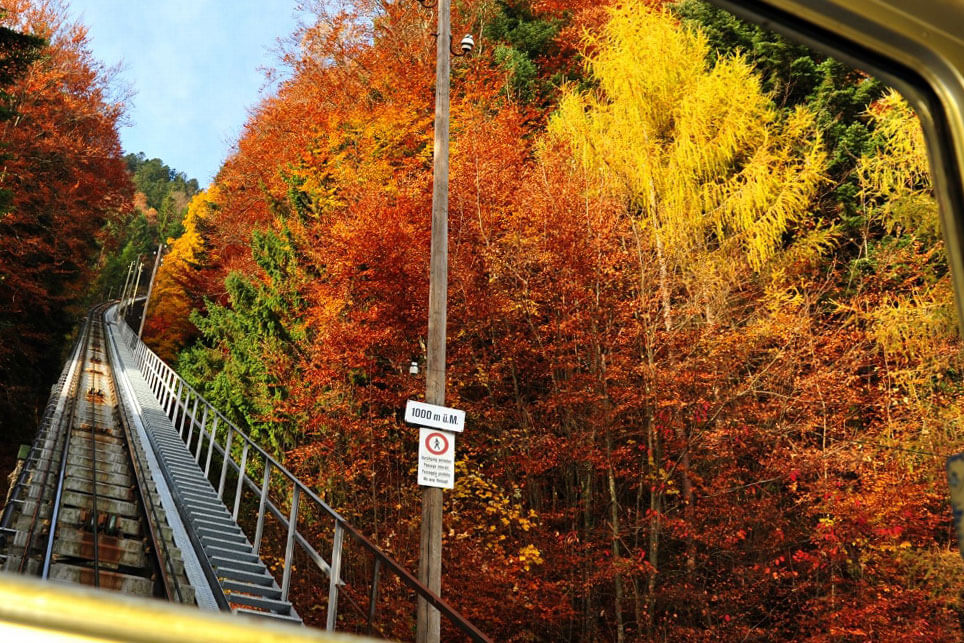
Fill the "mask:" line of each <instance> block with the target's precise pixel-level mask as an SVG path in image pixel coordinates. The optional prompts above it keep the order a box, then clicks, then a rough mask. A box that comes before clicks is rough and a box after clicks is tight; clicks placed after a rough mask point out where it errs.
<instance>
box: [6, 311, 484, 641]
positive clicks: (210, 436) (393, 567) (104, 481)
mask: <svg viewBox="0 0 964 643" xmlns="http://www.w3.org/2000/svg"><path fill="white" fill-rule="evenodd" d="M112 306H113V307H112ZM108 309H109V310H108ZM79 335H80V337H79V339H78V340H77V342H76V344H75V347H74V350H73V352H72V354H71V356H70V357H69V359H68V360H67V364H66V366H65V367H64V369H63V371H62V373H61V377H60V381H59V382H58V383H57V384H56V385H55V386H54V388H53V390H52V392H51V396H50V398H49V401H48V404H47V408H46V410H45V412H44V417H43V420H42V421H41V425H40V429H39V431H38V434H37V437H36V439H35V441H34V444H33V446H32V448H31V449H30V453H29V455H28V456H27V458H26V460H25V461H24V463H23V468H22V470H21V472H20V473H19V477H18V478H17V482H16V483H15V484H14V485H13V487H12V489H11V492H10V494H9V496H8V500H7V502H6V504H5V505H4V507H3V511H2V513H0V568H2V570H4V571H9V572H14V573H16V572H19V573H21V574H26V575H32V576H39V577H42V578H43V579H49V580H53V581H58V582H63V583H73V584H81V585H87V586H90V587H96V588H102V589H109V590H115V591H118V592H121V593H124V594H128V595H135V596H143V597H156V598H162V599H167V600H169V601H173V602H180V603H186V604H190V605H196V606H197V607H199V608H201V609H202V610H206V611H214V610H221V611H229V612H234V613H236V614H239V615H244V616H245V617H247V618H249V619H253V620H255V621H260V622H264V621H265V620H270V621H274V622H279V621H280V622H282V623H287V624H301V623H302V622H303V621H302V618H301V616H300V615H299V613H298V611H297V610H296V609H295V605H294V604H293V600H292V599H293V597H292V596H290V594H289V592H291V591H292V587H293V585H294V582H293V580H292V579H293V577H294V572H295V571H296V565H295V563H296V558H295V555H296V552H298V553H299V555H300V556H302V561H304V560H308V561H309V562H310V563H313V565H314V567H315V568H316V569H317V570H318V571H320V572H321V573H322V574H324V576H325V577H327V584H328V591H327V597H326V596H324V593H323V591H322V592H318V585H315V584H314V583H315V582H316V581H312V580H311V576H310V575H309V574H310V568H309V574H304V576H301V577H300V578H301V579H303V580H301V581H299V582H304V583H305V586H306V587H310V591H311V593H310V594H304V598H305V600H306V602H305V603H304V607H305V608H306V609H307V610H308V611H309V613H312V612H317V611H318V608H319V606H322V607H323V608H324V616H325V621H324V626H325V628H326V629H327V630H334V629H336V627H337V626H338V625H339V614H338V598H339V595H342V593H343V598H344V599H345V601H344V602H345V603H347V604H350V605H351V606H352V607H354V608H355V612H356V613H355V614H354V615H352V616H351V618H352V619H353V621H351V622H349V625H350V626H355V627H362V628H363V629H364V630H367V631H368V632H369V633H374V632H382V630H381V627H380V626H379V625H378V623H377V618H378V611H379V603H383V604H385V605H389V606H390V605H391V601H392V600H393V599H394V592H393V591H392V590H389V589H387V587H391V585H388V583H395V584H396V585H397V587H402V586H404V587H406V588H407V590H410V591H412V592H414V594H415V595H417V596H419V597H422V598H423V599H425V600H426V601H427V602H428V603H429V604H430V605H432V606H434V607H435V608H436V609H438V610H439V611H440V612H441V614H442V615H443V616H444V617H445V618H446V619H448V623H450V624H451V625H452V626H453V627H454V628H455V629H456V630H458V631H460V632H461V633H462V635H464V636H465V637H466V638H468V639H471V640H475V641H487V640H489V639H487V638H486V637H485V635H484V634H482V633H481V632H480V631H479V630H478V629H477V628H475V627H474V626H473V625H472V624H471V623H470V622H468V621H467V620H466V619H465V618H464V617H463V616H462V615H461V614H459V613H458V612H457V611H456V610H454V609H453V608H452V607H451V606H450V605H449V604H448V603H447V602H445V601H444V600H442V599H441V598H440V597H438V596H437V595H435V594H433V593H432V592H431V591H430V590H428V589H427V588H426V587H424V586H423V585H421V584H420V583H419V582H418V581H417V580H416V579H415V578H414V576H412V575H411V574H410V573H409V572H407V570H405V569H404V568H403V567H401V566H400V565H399V564H398V563H397V562H396V561H395V560H394V559H392V558H391V556H389V555H387V554H385V553H384V552H382V551H380V550H379V549H378V548H377V547H376V546H375V545H374V544H373V543H371V542H370V541H369V540H368V539H367V538H366V537H365V536H364V535H362V533H361V532H359V531H358V530H357V529H355V528H354V527H352V526H351V525H350V524H348V523H347V522H346V521H345V519H344V518H342V517H341V516H340V515H339V514H338V513H337V512H335V511H334V510H333V509H332V508H331V507H329V506H328V505H327V504H325V502H324V501H323V500H321V499H320V498H319V497H318V496H317V495H316V494H315V493H314V492H313V491H312V490H311V489H310V488H309V487H307V486H306V485H305V484H304V483H303V482H301V481H300V480H298V479H297V478H296V477H295V476H294V475H293V474H291V473H290V472H289V471H287V470H286V469H285V468H284V466H283V465H282V464H281V463H280V462H278V461H277V460H275V459H274V458H272V457H271V456H270V454H268V453H267V452H266V451H264V450H263V449H261V448H260V447H259V446H258V445H257V444H256V443H255V442H253V441H252V439H251V437H250V436H248V435H247V434H246V433H244V432H243V431H242V430H241V429H240V428H238V427H237V426H236V425H234V424H233V423H231V422H230V420H228V419H227V418H226V417H224V416H223V415H222V414H221V413H220V412H219V411H217V410H216V409H215V408H214V407H212V406H211V405H210V404H209V403H208V402H207V401H206V400H204V399H203V398H202V397H201V396H200V395H198V393H197V392H196V391H194V390H193V389H192V388H191V387H190V386H189V385H188V384H187V383H186V382H184V381H183V380H182V379H180V378H179V376H178V375H177V374H176V373H175V371H174V370H173V369H171V368H170V367H169V366H167V365H166V364H164V363H163V361H162V360H160V358H158V357H157V355H155V354H154V353H153V352H152V351H150V350H149V349H148V348H147V346H145V345H144V344H143V343H141V342H140V340H139V339H138V338H137V335H136V334H135V332H134V331H133V330H132V329H131V327H130V326H129V325H128V324H127V323H126V322H125V321H124V320H123V318H122V316H120V315H119V314H118V306H117V304H116V303H114V304H110V305H104V306H99V307H96V308H94V309H93V310H91V312H90V314H89V315H88V316H87V318H86V320H85V321H84V323H83V325H82V329H81V331H80V333H79ZM202 463H203V464H202ZM252 473H253V474H254V477H253V476H252ZM244 502H247V505H248V507H249V509H248V511H251V510H252V509H253V507H254V506H255V505H257V507H258V509H257V514H256V515H255V514H253V513H252V514H249V516H248V517H249V520H248V523H249V524H248V525H247V529H248V531H245V530H244V529H243V528H242V527H241V523H239V522H238V517H239V510H240V509H241V507H242V505H243V504H244ZM252 503H253V504H252ZM229 505H230V506H232V507H233V511H232V510H230V509H229V508H228V506H229ZM165 510H166V512H165ZM299 520H301V521H302V523H303V525H302V526H301V527H299ZM269 521H270V524H269ZM305 527H307V529H306V528H305ZM269 539H271V540H273V542H271V541H269ZM326 539H327V542H326ZM349 540H350V541H351V543H352V544H351V546H352V547H353V549H352V550H350V551H352V552H353V554H354V555H355V557H356V558H353V559H352V560H357V561H358V562H354V563H351V564H353V565H355V567H347V566H346V567H342V558H343V550H344V548H345V546H346V542H347V541H349ZM268 547H273V549H274V551H273V552H271V551H269V552H268V555H269V556H271V557H272V558H273V560H274V561H275V564H274V565H272V568H271V569H270V570H269V568H268V567H267V565H266V564H265V562H264V560H262V558H261V555H262V553H261V552H262V548H265V549H267V548H268ZM328 547H330V548H331V549H330V557H327V559H326V557H325V556H324V555H323V553H322V552H323V551H324V549H327V548H328ZM323 548H324V549H323ZM282 551H283V552H284V553H283V558H282V557H281V552H282ZM325 553H327V552H325ZM298 567H301V565H299V566H298ZM298 571H299V572H301V573H304V572H303V571H302V570H300V569H298ZM272 572H274V573H272ZM346 572H347V573H346ZM349 574H350V575H349ZM358 574H360V576H359V575H358ZM382 575H384V576H386V579H392V580H381V579H380V576H382ZM352 576H357V578H354V579H353V578H352ZM0 580H2V579H0ZM366 580H368V584H367V585H366V582H365V581H366ZM309 583H310V585H308V584H309ZM382 588H384V589H382ZM407 590H406V591H407ZM301 591H302V592H303V591H304V590H303V589H302V590H301ZM359 592H361V593H359ZM93 593H97V592H92V594H93ZM359 596H361V597H365V596H367V598H368V605H367V609H366V607H365V606H364V605H362V604H361V603H358V602H357V597H359ZM325 598H327V601H325ZM411 599H412V597H411V596H407V595H406V596H405V599H404V600H406V601H411V603H412V607H413V609H414V601H412V600H411ZM362 601H363V602H364V598H362ZM2 610H3V606H2V605H0V612H2ZM388 613H389V614H394V612H392V611H389V612H388ZM313 615H314V614H313ZM359 615H360V618H361V619H362V620H361V621H357V619H358V618H359ZM315 616H316V615H315ZM391 618H394V617H391ZM355 621H357V622H355ZM404 621H405V617H403V618H402V620H401V621H399V623H398V624H397V625H398V627H399V628H401V629H400V630H399V632H400V633H402V634H400V637H401V638H405V637H406V636H405V634H404V633H407V632H408V631H409V630H410V629H411V628H410V627H408V626H407V625H406V623H405V622H404ZM315 623H318V619H317V618H316V619H315ZM359 623H360V624H361V625H359ZM366 623H367V625H366ZM413 623H414V621H413ZM393 626H394V624H393ZM383 634H384V635H386V636H392V634H391V633H383ZM395 638H399V636H395Z"/></svg>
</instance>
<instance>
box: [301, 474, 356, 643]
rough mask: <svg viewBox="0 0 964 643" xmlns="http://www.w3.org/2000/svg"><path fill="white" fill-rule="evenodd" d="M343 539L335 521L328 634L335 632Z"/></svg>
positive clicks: (343, 532)
mask: <svg viewBox="0 0 964 643" xmlns="http://www.w3.org/2000/svg"><path fill="white" fill-rule="evenodd" d="M296 488H297V485H296ZM289 527H290V525H289ZM344 539H345V531H344V529H343V528H342V526H341V522H340V521H336V522H335V538H334V539H333V540H332V543H331V570H330V571H329V576H328V622H327V623H326V625H325V629H326V630H328V631H329V632H334V631H335V621H336V620H337V618H338V579H339V578H341V547H342V543H343V541H344Z"/></svg>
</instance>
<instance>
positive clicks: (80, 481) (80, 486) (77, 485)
mask: <svg viewBox="0 0 964 643" xmlns="http://www.w3.org/2000/svg"><path fill="white" fill-rule="evenodd" d="M64 485H65V488H66V489H69V490H70V491H78V492H80V493H86V494H91V493H93V492H94V491H95V489H94V483H92V482H91V481H90V478H89V477H86V478H82V477H74V476H71V477H67V478H65V479H64ZM96 492H97V502H98V505H99V504H100V499H101V498H108V499H111V500H122V501H124V502H134V489H133V487H131V486H130V485H127V486H123V487H122V486H119V485H115V484H109V483H106V482H98V483H97V485H96Z"/></svg>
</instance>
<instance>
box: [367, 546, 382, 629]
mask: <svg viewBox="0 0 964 643" xmlns="http://www.w3.org/2000/svg"><path fill="white" fill-rule="evenodd" d="M381 569H382V559H381V558H379V557H378V556H375V569H374V570H373V571H372V592H371V594H370V595H369V597H368V633H369V634H371V633H372V624H373V623H374V622H375V608H376V607H377V606H378V573H379V572H380V571H381Z"/></svg>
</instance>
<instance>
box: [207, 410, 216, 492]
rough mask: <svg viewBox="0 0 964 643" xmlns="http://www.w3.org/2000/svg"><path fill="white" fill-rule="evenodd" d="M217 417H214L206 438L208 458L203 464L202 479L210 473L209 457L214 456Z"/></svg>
mask: <svg viewBox="0 0 964 643" xmlns="http://www.w3.org/2000/svg"><path fill="white" fill-rule="evenodd" d="M218 419H219V418H218V416H217V415H215V416H214V422H212V423H211V434H210V435H209V436H208V457H207V461H206V462H205V463H204V477H205V478H207V477H208V475H209V474H210V473H211V456H212V455H214V443H215V442H216V441H217V439H218Z"/></svg>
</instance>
